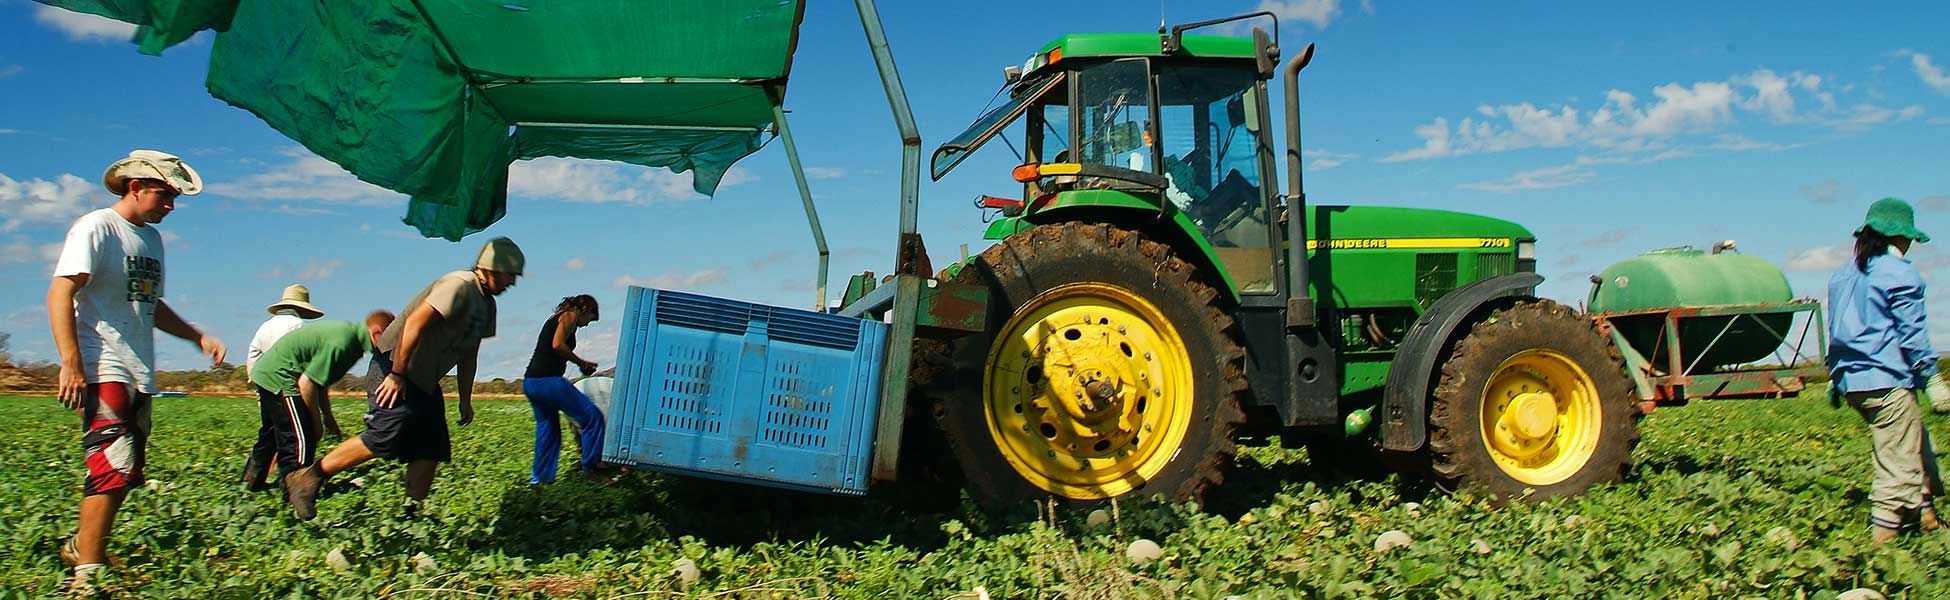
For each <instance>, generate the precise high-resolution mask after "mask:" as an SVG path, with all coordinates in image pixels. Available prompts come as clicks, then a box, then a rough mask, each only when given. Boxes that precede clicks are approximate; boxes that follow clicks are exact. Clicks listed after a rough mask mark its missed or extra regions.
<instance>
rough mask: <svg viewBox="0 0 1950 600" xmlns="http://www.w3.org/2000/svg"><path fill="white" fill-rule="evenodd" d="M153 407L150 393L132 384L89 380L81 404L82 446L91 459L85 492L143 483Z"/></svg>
mask: <svg viewBox="0 0 1950 600" xmlns="http://www.w3.org/2000/svg"><path fill="white" fill-rule="evenodd" d="M149 409H150V398H149V395H148V394H144V393H141V392H137V391H135V388H133V387H132V386H130V385H129V384H126V383H121V382H115V381H109V382H102V383H91V384H88V395H87V398H86V399H84V400H83V402H82V405H81V411H82V412H81V449H82V451H83V452H84V453H85V454H86V456H87V463H88V481H87V483H84V484H82V487H81V494H82V495H83V496H93V495H97V494H106V493H109V492H113V491H116V490H123V489H128V488H133V487H141V486H142V463H143V462H144V459H145V458H147V455H148V447H149V412H150V410H149Z"/></svg>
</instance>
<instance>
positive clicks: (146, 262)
mask: <svg viewBox="0 0 1950 600" xmlns="http://www.w3.org/2000/svg"><path fill="white" fill-rule="evenodd" d="M126 268H127V269H128V273H129V298H128V301H130V302H147V303H150V304H155V303H156V292H157V291H158V290H159V289H160V288H161V287H162V261H160V260H156V259H154V258H150V257H147V256H131V257H128V261H127V264H126Z"/></svg>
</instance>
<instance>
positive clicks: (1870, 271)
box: [1827, 198, 1950, 543]
mask: <svg viewBox="0 0 1950 600" xmlns="http://www.w3.org/2000/svg"><path fill="white" fill-rule="evenodd" d="M1929 241H1930V236H1929V235H1927V234H1925V233H1923V232H1922V231H1920V230H1918V229H1917V228H1916V211H1915V210H1914V209H1912V208H1911V207H1910V205H1909V203H1907V202H1904V201H1902V200H1900V199H1896V198H1883V199H1881V200H1877V201H1876V202H1875V204H1873V205H1870V206H1869V215H1868V219H1867V220H1866V222H1865V223H1864V224H1863V225H1862V227H1861V228H1860V229H1857V230H1855V259H1854V260H1852V261H1850V262H1849V263H1848V264H1846V265H1843V266H1842V268H1841V270H1839V271H1837V272H1836V273H1835V275H1834V276H1833V277H1831V278H1829V280H1828V357H1827V364H1828V373H1829V379H1830V381H1831V386H1832V387H1831V394H1833V395H1835V396H1839V397H1841V398H1846V399H1847V400H1848V403H1849V405H1850V406H1852V407H1854V408H1855V410H1856V412H1858V413H1860V414H1861V415H1862V419H1863V420H1864V421H1867V422H1868V424H1869V432H1870V433H1871V435H1872V437H1873V438H1874V444H1875V478H1874V484H1873V487H1872V488H1871V490H1870V493H1869V500H1870V502H1871V503H1872V504H1873V505H1874V509H1873V510H1872V511H1871V512H1870V516H1869V525H1870V533H1871V537H1872V538H1873V539H1874V540H1875V542H1876V543H1884V542H1888V541H1891V540H1894V539H1896V536H1897V534H1898V533H1899V532H1900V531H1901V530H1902V528H1903V527H1904V526H1905V525H1907V524H1908V523H1910V522H1911V520H1912V519H1913V520H1914V521H1916V522H1917V523H1919V524H1920V525H1921V527H1922V528H1923V529H1925V530H1929V529H1936V528H1938V527H1941V526H1942V524H1941V522H1940V521H1939V520H1938V519H1937V514H1936V509H1935V508H1934V507H1932V506H1931V504H1930V501H1931V500H1930V499H1931V498H1932V497H1933V496H1936V495H1939V494H1942V493H1943V483H1942V480H1941V478H1939V477H1938V475H1937V466H1936V451H1935V449H1934V448H1933V447H1932V445H1931V443H1930V437H1929V432H1927V431H1924V429H1923V416H1922V410H1921V408H1920V407H1919V406H1918V402H1917V398H1916V390H1918V389H1922V388H1925V387H1927V388H1928V392H1929V396H1930V398H1931V399H1932V400H1933V401H1935V402H1936V403H1937V405H1938V406H1939V407H1950V386H1946V385H1945V383H1944V380H1943V377H1942V375H1940V374H1938V373H1937V354H1936V351H1935V350H1933V349H1931V348H1930V330H1929V327H1928V326H1927V325H1926V324H1925V323H1924V316H1925V315H1926V314H1927V311H1926V310H1924V307H1923V288H1924V285H1923V278H1922V276H1921V275H1920V274H1918V273H1917V271H1916V266H1915V265H1912V264H1910V262H1909V259H1907V258H1904V257H1903V255H1904V253H1906V252H1908V251H1909V247H1910V244H1912V243H1915V242H1924V243H1928V242H1929ZM1942 409H1943V408H1938V410H1942Z"/></svg>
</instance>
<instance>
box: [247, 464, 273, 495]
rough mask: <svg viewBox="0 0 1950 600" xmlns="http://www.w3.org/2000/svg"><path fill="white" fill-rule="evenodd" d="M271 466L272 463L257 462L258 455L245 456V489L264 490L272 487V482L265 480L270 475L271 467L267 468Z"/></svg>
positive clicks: (248, 490)
mask: <svg viewBox="0 0 1950 600" xmlns="http://www.w3.org/2000/svg"><path fill="white" fill-rule="evenodd" d="M269 466H270V465H266V464H262V463H259V462H257V457H255V456H252V457H248V458H245V459H244V477H243V479H244V491H246V492H262V491H264V490H268V489H271V484H270V483H267V482H266V481H265V479H266V478H267V477H269V473H268V471H269V470H270V469H268V468H266V467H269Z"/></svg>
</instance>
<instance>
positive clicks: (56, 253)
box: [41, 242, 62, 270]
mask: <svg viewBox="0 0 1950 600" xmlns="http://www.w3.org/2000/svg"><path fill="white" fill-rule="evenodd" d="M61 246H62V244H61V243H60V242H56V243H52V244H41V258H42V259H43V260H46V261H47V262H54V261H57V260H60V259H61ZM50 270H52V269H50Z"/></svg>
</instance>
